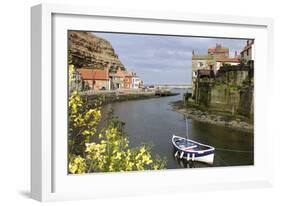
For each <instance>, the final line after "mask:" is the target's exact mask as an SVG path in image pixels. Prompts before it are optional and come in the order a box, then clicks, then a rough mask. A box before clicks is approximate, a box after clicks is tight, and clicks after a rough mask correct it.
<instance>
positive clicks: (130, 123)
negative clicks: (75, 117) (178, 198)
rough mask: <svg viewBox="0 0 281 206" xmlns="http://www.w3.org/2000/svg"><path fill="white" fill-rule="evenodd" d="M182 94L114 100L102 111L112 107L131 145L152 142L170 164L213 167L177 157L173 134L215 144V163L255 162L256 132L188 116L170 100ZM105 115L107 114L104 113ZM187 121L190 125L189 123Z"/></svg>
mask: <svg viewBox="0 0 281 206" xmlns="http://www.w3.org/2000/svg"><path fill="white" fill-rule="evenodd" d="M174 92H179V93H180V95H177V96H170V97H162V98H152V99H145V100H133V101H123V102H115V103H110V104H108V105H105V106H104V108H103V109H102V112H103V115H104V114H106V113H107V112H108V111H110V110H111V109H113V111H114V115H116V116H118V117H119V118H120V120H121V121H123V122H125V130H126V132H127V134H128V135H129V141H130V145H131V146H132V147H133V146H137V145H140V144H142V143H149V144H152V145H153V149H152V150H153V153H154V154H159V155H160V156H162V157H165V158H166V159H167V168H169V169H174V168H183V167H210V165H206V164H203V163H198V162H194V163H187V162H185V161H179V160H178V159H176V158H175V157H174V151H173V146H172V141H171V138H172V135H173V134H175V135H178V136H183V137H186V135H187V133H188V136H189V138H190V139H193V140H195V141H198V142H201V143H203V144H208V145H212V146H214V147H215V148H216V151H215V159H214V164H213V166H238V165H253V164H254V153H253V150H254V136H253V133H249V132H243V131H239V130H235V129H232V128H227V127H222V126H217V125H212V124H208V123H202V122H198V121H195V120H192V119H187V120H186V118H185V117H184V115H182V114H180V113H178V112H176V111H174V110H173V108H172V106H171V102H173V101H177V100H182V95H183V93H184V92H185V90H184V89H182V90H181V89H180V90H176V91H174ZM105 116H106V115H105ZM187 125H188V126H187Z"/></svg>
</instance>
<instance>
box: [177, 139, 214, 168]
mask: <svg viewBox="0 0 281 206" xmlns="http://www.w3.org/2000/svg"><path fill="white" fill-rule="evenodd" d="M174 138H178V140H180V141H191V140H187V139H185V138H181V137H177V136H174V137H173V145H174V149H175V157H177V158H179V159H186V160H187V161H198V162H203V163H207V164H213V162H214V156H215V155H214V154H215V148H214V147H211V146H208V145H203V144H201V143H198V142H195V141H191V142H192V144H194V145H199V146H201V145H203V146H204V147H206V148H207V149H205V150H191V151H186V150H185V149H182V148H180V145H178V144H177V142H176V140H175V139H174ZM180 138H181V139H180Z"/></svg>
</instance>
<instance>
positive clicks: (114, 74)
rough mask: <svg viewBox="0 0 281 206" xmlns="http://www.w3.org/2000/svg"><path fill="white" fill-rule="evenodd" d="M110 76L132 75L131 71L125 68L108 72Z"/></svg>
mask: <svg viewBox="0 0 281 206" xmlns="http://www.w3.org/2000/svg"><path fill="white" fill-rule="evenodd" d="M110 76H115V77H121V78H122V77H123V78H124V77H133V74H132V72H128V71H125V70H121V69H118V70H117V71H116V73H110Z"/></svg>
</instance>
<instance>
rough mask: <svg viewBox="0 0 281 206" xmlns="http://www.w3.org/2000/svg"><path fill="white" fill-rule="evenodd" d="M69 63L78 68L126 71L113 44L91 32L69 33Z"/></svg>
mask: <svg viewBox="0 0 281 206" xmlns="http://www.w3.org/2000/svg"><path fill="white" fill-rule="evenodd" d="M68 46H69V48H68V49H69V50H68V51H69V61H70V62H71V63H72V64H74V66H75V67H76V68H82V67H83V68H94V69H105V68H109V69H110V70H111V71H115V70H116V69H117V68H118V67H120V68H121V69H125V68H124V65H123V64H122V63H121V61H120V60H119V59H118V55H117V54H116V53H115V51H114V49H113V48H112V46H111V44H110V43H109V42H108V41H106V40H104V39H102V38H100V37H97V36H96V35H94V34H93V33H91V32H81V31H70V32H69V33H68Z"/></svg>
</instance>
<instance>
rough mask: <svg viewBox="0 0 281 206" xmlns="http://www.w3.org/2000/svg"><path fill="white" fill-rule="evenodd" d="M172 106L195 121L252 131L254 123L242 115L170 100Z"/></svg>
mask: <svg viewBox="0 0 281 206" xmlns="http://www.w3.org/2000/svg"><path fill="white" fill-rule="evenodd" d="M172 106H173V109H174V110H175V111H177V112H179V113H181V114H183V115H185V116H187V117H190V118H192V119H194V120H196V121H200V122H206V123H209V124H215V125H218V126H224V127H230V128H233V129H237V130H241V131H245V132H253V131H254V125H253V124H252V123H250V122H249V121H247V120H246V118H243V117H237V116H231V115H226V114H220V113H215V112H211V111H203V110H200V109H198V108H195V107H192V106H190V107H183V104H182V101H177V102H172Z"/></svg>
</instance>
